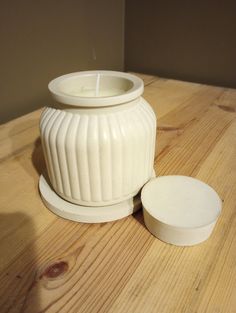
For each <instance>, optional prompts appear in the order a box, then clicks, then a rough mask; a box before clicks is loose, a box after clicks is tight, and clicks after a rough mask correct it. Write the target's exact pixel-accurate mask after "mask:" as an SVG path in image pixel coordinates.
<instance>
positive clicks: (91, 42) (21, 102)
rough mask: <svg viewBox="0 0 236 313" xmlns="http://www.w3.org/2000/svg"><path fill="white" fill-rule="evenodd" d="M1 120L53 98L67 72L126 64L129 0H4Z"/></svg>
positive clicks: (0, 35)
mask: <svg viewBox="0 0 236 313" xmlns="http://www.w3.org/2000/svg"><path fill="white" fill-rule="evenodd" d="M0 43H1V48H0V69H1V79H0V123H1V122H4V121H7V120H9V119H12V118H14V117H16V116H19V115H22V114H25V113H27V112H30V111H33V110H34V109H36V108H38V107H42V106H44V105H47V104H50V102H51V100H50V96H49V94H48V91H47V84H48V82H49V81H50V80H51V79H53V78H55V77H57V76H59V75H62V74H66V73H70V72H75V71H80V70H88V69H113V70H123V64H124V60H123V56H124V53H123V52H124V0H99V1H93V0H40V1H36V0H21V1H18V0H12V1H0Z"/></svg>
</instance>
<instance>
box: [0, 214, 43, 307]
mask: <svg viewBox="0 0 236 313" xmlns="http://www.w3.org/2000/svg"><path fill="white" fill-rule="evenodd" d="M34 240H35V231H34V225H33V223H32V220H31V218H29V217H28V216H27V215H25V214H22V213H12V214H0V251H1V255H0V308H1V309H0V312H1V313H7V312H8V313H15V312H18V313H20V312H22V313H23V312H24V313H28V312H30V313H36V312H39V311H40V303H39V295H38V289H37V271H38V268H37V260H36V254H35V249H34Z"/></svg>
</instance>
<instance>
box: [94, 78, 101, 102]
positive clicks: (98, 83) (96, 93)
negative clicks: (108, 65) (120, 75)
mask: <svg viewBox="0 0 236 313" xmlns="http://www.w3.org/2000/svg"><path fill="white" fill-rule="evenodd" d="M99 85H100V74H98V75H97V81H96V89H95V96H96V97H98V92H99Z"/></svg>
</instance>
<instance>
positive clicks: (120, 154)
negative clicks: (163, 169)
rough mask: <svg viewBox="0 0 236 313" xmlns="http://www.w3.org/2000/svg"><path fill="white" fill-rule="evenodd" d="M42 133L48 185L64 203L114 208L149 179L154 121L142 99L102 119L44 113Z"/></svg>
mask: <svg viewBox="0 0 236 313" xmlns="http://www.w3.org/2000/svg"><path fill="white" fill-rule="evenodd" d="M40 131H41V138H42V146H43V150H44V155H45V160H46V165H47V169H48V174H49V178H50V181H51V184H52V186H53V188H54V190H55V191H56V192H57V193H58V194H59V195H60V196H62V197H63V198H65V199H66V200H68V201H71V202H74V203H78V204H81V205H93V206H96V205H98V206H101V205H107V204H112V203H117V202H120V201H123V200H125V199H128V198H130V197H132V196H133V195H135V194H136V193H137V192H138V191H139V190H140V188H141V187H142V186H143V185H144V184H145V183H146V182H147V181H148V180H149V179H150V177H151V175H152V170H153V162H154V153H155V138H156V117H155V114H154V112H153V110H152V108H151V107H150V106H149V104H148V103H147V102H146V101H145V100H144V99H143V98H140V100H139V101H138V102H137V103H136V104H135V105H134V106H132V107H131V108H128V109H126V110H121V111H119V112H112V110H111V111H110V112H108V113H107V112H106V113H104V114H103V113H100V114H91V113H90V114H87V113H86V112H84V113H83V114H73V113H72V112H66V111H63V110H58V109H54V108H47V109H45V110H44V112H43V114H42V117H41V121H40Z"/></svg>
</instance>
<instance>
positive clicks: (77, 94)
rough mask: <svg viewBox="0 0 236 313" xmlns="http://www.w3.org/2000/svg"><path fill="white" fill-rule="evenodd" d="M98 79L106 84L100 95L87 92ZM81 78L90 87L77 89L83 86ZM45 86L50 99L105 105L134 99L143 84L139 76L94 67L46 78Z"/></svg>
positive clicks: (80, 105)
mask: <svg viewBox="0 0 236 313" xmlns="http://www.w3.org/2000/svg"><path fill="white" fill-rule="evenodd" d="M100 80H101V82H102V84H103V85H104V84H106V83H107V84H108V87H107V90H105V91H104V90H103V94H102V95H98V94H97V95H95V94H94V95H93V94H92V95H90V94H91V90H92V92H93V93H95V92H96V90H95V89H96V86H98V83H99V81H100ZM83 81H84V82H85V83H86V82H87V83H88V84H89V85H90V87H91V86H93V89H87V90H84V89H81V88H82V87H83V88H84V86H82V85H83V84H82V82H83ZM81 84H82V85H81ZM91 84H93V85H91ZM78 86H80V87H79V88H78ZM81 86H82V87H81ZM116 87H117V88H116ZM48 89H49V91H50V93H51V95H52V97H53V99H54V100H56V101H57V102H60V103H63V104H68V105H72V106H78V107H105V106H106V107H107V106H112V105H117V104H122V103H127V102H130V101H132V100H135V99H136V98H138V97H139V96H141V94H142V93H143V89H144V85H143V81H142V79H140V78H139V77H137V76H135V75H132V74H129V73H124V72H118V71H103V70H97V71H80V72H74V73H70V74H66V75H62V76H59V77H57V78H55V79H53V80H52V81H50V83H49V84H48ZM76 89H77V90H76ZM75 90H76V91H75ZM85 92H86V93H87V94H85ZM83 93H84V94H85V95H84V94H83ZM106 93H107V94H106ZM109 93H110V94H109Z"/></svg>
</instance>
